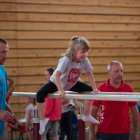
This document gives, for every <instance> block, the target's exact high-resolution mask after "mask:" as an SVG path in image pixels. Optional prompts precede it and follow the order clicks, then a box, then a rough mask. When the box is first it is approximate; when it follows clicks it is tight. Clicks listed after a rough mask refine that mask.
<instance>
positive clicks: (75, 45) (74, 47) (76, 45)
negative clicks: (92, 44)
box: [63, 36, 89, 58]
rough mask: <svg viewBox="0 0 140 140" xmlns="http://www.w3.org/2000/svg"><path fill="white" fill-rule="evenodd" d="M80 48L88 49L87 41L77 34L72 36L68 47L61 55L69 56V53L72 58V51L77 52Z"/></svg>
mask: <svg viewBox="0 0 140 140" xmlns="http://www.w3.org/2000/svg"><path fill="white" fill-rule="evenodd" d="M80 49H82V50H89V43H88V41H87V40H86V39H85V38H83V37H80V38H78V37H77V36H74V37H73V38H72V39H71V41H70V44H69V47H68V49H67V51H66V53H65V54H63V56H67V57H69V55H70V56H71V57H72V58H73V56H74V55H73V53H74V52H77V51H78V50H80Z"/></svg>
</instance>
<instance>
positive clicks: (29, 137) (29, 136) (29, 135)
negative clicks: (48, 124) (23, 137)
mask: <svg viewBox="0 0 140 140" xmlns="http://www.w3.org/2000/svg"><path fill="white" fill-rule="evenodd" d="M27 133H28V139H29V140H32V139H31V134H30V131H28V132H27Z"/></svg>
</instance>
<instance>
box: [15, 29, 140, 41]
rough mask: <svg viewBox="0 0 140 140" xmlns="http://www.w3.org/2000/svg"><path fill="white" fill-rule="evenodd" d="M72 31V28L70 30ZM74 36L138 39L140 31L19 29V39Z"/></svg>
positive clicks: (69, 37)
mask: <svg viewBox="0 0 140 140" xmlns="http://www.w3.org/2000/svg"><path fill="white" fill-rule="evenodd" d="M69 31H70V30H69ZM73 36H79V37H83V36H84V37H85V38H87V39H94V40H97V39H103V40H104V39H105V40H130V39H132V40H138V39H139V38H140V33H139V32H59V31H57V32H56V31H55V32H50V31H17V39H25V40H28V39H34V40H36V39H71V38H72V37H73Z"/></svg>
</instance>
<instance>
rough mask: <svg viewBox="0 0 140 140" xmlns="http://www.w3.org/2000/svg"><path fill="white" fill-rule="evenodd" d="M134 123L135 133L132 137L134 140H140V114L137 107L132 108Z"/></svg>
mask: <svg viewBox="0 0 140 140" xmlns="http://www.w3.org/2000/svg"><path fill="white" fill-rule="evenodd" d="M130 110H131V115H132V122H133V126H134V133H133V135H132V140H139V112H138V108H137V105H135V106H131V107H130Z"/></svg>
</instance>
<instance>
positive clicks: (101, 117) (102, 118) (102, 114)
mask: <svg viewBox="0 0 140 140" xmlns="http://www.w3.org/2000/svg"><path fill="white" fill-rule="evenodd" d="M104 109H105V107H104V105H102V110H101V115H100V125H102V122H103V120H104V112H103V111H104Z"/></svg>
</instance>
